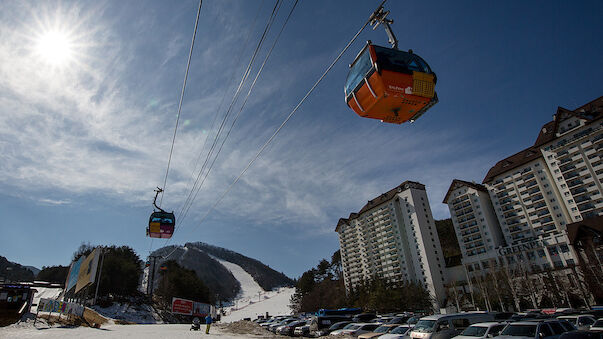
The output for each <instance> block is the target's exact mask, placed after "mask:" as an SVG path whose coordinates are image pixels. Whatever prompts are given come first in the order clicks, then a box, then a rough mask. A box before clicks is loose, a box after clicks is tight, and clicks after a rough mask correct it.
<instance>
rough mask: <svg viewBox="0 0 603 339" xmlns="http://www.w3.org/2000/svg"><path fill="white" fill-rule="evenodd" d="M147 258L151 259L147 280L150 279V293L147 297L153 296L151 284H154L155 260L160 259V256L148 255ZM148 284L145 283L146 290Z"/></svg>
mask: <svg viewBox="0 0 603 339" xmlns="http://www.w3.org/2000/svg"><path fill="white" fill-rule="evenodd" d="M149 258H151V259H153V265H152V266H151V272H149V279H151V291H149V293H148V294H149V295H151V296H153V283H154V282H155V263H156V262H157V258H161V256H160V255H150V256H149ZM148 287H149V284H148V282H147V288H148Z"/></svg>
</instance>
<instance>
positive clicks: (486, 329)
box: [454, 322, 507, 339]
mask: <svg viewBox="0 0 603 339" xmlns="http://www.w3.org/2000/svg"><path fill="white" fill-rule="evenodd" d="M505 326H507V324H506V323H499V322H487V323H477V324H473V325H471V326H469V327H467V328H466V329H465V330H464V331H463V332H461V334H459V335H457V336H456V337H454V338H455V339H473V338H493V337H496V336H497V335H498V334H499V333H500V331H502V330H503V328H505Z"/></svg>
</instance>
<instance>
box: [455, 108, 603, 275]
mask: <svg viewBox="0 0 603 339" xmlns="http://www.w3.org/2000/svg"><path fill="white" fill-rule="evenodd" d="M602 127H603V97H600V98H598V99H596V100H594V101H592V102H590V103H588V104H586V105H584V106H581V107H579V108H577V109H575V110H573V111H571V110H568V109H565V108H561V107H559V108H558V109H557V112H556V113H555V115H554V116H553V120H552V121H550V122H549V123H547V124H545V125H544V126H543V127H542V129H541V130H540V132H539V135H538V137H537V139H536V142H535V143H534V145H533V146H530V147H528V148H526V149H524V150H522V151H520V152H518V153H516V154H514V155H512V156H510V157H508V158H506V159H503V160H501V161H499V162H498V163H497V164H496V165H494V166H493V167H492V168H491V169H490V170H489V171H488V174H487V175H486V177H485V179H484V181H483V184H484V186H481V185H476V184H472V183H468V182H463V181H460V180H455V181H453V183H452V185H451V187H450V190H449V191H448V194H447V195H446V198H445V199H444V202H445V203H447V204H448V206H449V208H450V211H451V215H452V219H453V223H454V226H455V230H456V232H457V237H459V244H460V245H461V249H462V252H463V253H462V254H463V264H465V267H467V269H468V271H477V272H479V271H480V270H485V269H488V268H489V266H490V265H492V264H495V265H496V264H500V265H515V264H518V263H522V264H523V265H524V266H525V267H526V268H527V269H529V270H534V271H539V270H547V269H551V268H555V269H562V268H564V267H573V266H574V265H575V264H577V256H576V253H575V252H574V249H573V248H572V246H570V243H569V239H568V236H567V232H566V230H567V225H568V224H572V223H575V222H578V221H581V220H583V219H586V218H593V217H596V216H601V215H603V187H602V182H603V161H602V158H603V129H602ZM483 187H485V189H486V190H487V192H488V195H489V197H490V201H491V205H489V202H488V199H486V198H485V191H484V190H483ZM466 201H469V203H467V202H466ZM486 210H487V211H488V212H486ZM492 210H493V211H494V213H495V216H496V218H492V217H491V215H490V212H491V211H492ZM476 212H477V213H478V215H475V213H476ZM480 212H481V214H480ZM468 216H474V217H475V219H471V221H469V220H468ZM474 221H475V223H474ZM479 222H481V224H480V225H478V224H477V223H479ZM469 225H471V226H469ZM497 229H500V232H498V231H495V230H497ZM471 230H472V231H471ZM469 232H475V233H469ZM486 232H487V233H488V234H486ZM493 233H496V234H497V236H500V234H502V239H501V238H497V237H496V236H494V234H493ZM474 234H475V235H474ZM488 236H491V238H488ZM484 240H485V241H484ZM488 240H490V241H488ZM473 244H479V245H476V246H475V247H473V246H474V245H473ZM491 259H498V260H497V261H496V260H495V261H494V262H493V261H492V260H491Z"/></svg>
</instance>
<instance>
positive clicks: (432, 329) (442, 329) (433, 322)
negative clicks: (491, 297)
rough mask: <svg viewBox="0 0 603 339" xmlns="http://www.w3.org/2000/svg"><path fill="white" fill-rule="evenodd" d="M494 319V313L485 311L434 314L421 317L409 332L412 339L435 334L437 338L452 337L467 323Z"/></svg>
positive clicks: (426, 338) (464, 327)
mask: <svg viewBox="0 0 603 339" xmlns="http://www.w3.org/2000/svg"><path fill="white" fill-rule="evenodd" d="M490 321H494V315H492V314H490V313H486V312H467V313H453V314H436V315H430V316H427V317H423V318H421V319H419V321H418V322H417V323H416V324H415V327H414V328H413V329H412V332H410V337H411V338H413V339H429V338H431V337H432V336H433V335H434V334H437V338H438V339H448V338H452V337H454V336H456V335H458V334H459V333H461V332H462V331H464V330H465V329H466V328H467V327H469V325H473V324H477V323H484V322H490Z"/></svg>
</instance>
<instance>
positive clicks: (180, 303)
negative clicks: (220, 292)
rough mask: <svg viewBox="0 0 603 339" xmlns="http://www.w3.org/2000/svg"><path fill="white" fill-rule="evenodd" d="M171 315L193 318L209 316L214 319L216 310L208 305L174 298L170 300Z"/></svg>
mask: <svg viewBox="0 0 603 339" xmlns="http://www.w3.org/2000/svg"><path fill="white" fill-rule="evenodd" d="M172 313H175V314H184V315H193V316H195V317H205V316H207V315H208V314H209V315H211V316H212V317H214V318H215V317H216V308H215V307H214V306H212V305H210V304H206V303H200V302H196V301H192V300H188V299H182V298H176V297H174V298H172Z"/></svg>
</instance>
